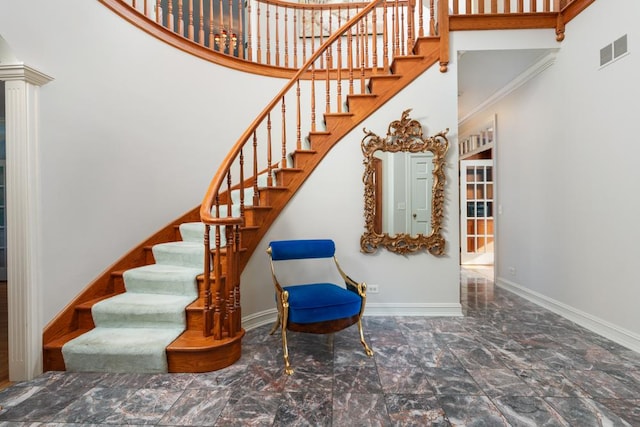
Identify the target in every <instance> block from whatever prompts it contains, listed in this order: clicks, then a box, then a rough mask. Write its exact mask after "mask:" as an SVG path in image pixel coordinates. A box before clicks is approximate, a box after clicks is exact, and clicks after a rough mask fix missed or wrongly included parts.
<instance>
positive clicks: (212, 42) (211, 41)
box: [209, 0, 216, 50]
mask: <svg viewBox="0 0 640 427" xmlns="http://www.w3.org/2000/svg"><path fill="white" fill-rule="evenodd" d="M215 43H216V39H215V36H214V35H213V0H209V49H211V50H214V49H215V48H216V46H215Z"/></svg>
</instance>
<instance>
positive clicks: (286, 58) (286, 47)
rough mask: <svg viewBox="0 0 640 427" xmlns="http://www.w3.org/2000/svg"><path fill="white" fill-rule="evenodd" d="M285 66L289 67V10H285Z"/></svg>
mask: <svg viewBox="0 0 640 427" xmlns="http://www.w3.org/2000/svg"><path fill="white" fill-rule="evenodd" d="M284 66H285V67H289V12H288V11H287V10H285V12H284Z"/></svg>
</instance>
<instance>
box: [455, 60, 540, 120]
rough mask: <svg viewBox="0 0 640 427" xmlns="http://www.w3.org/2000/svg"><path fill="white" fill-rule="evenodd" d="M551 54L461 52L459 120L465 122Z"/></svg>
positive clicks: (459, 63) (459, 67)
mask: <svg viewBox="0 0 640 427" xmlns="http://www.w3.org/2000/svg"><path fill="white" fill-rule="evenodd" d="M550 52H551V50H550V49H526V50H481V51H480V50H478V51H466V52H459V53H458V119H463V118H465V117H466V116H467V115H468V114H469V113H470V112H472V111H473V110H474V109H475V108H477V107H478V106H479V105H481V104H482V103H483V102H485V101H486V100H487V99H488V98H489V97H491V96H492V95H494V94H495V93H496V92H498V91H499V90H500V89H502V88H503V87H505V86H506V85H507V84H509V83H510V82H511V81H513V80H514V79H515V78H516V77H518V76H519V75H520V74H522V73H523V72H524V71H526V70H527V69H528V68H530V67H531V66H533V65H534V64H536V63H537V62H539V61H540V60H541V59H542V58H544V57H545V56H547V55H548V54H549V53H550Z"/></svg>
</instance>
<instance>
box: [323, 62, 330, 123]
mask: <svg viewBox="0 0 640 427" xmlns="http://www.w3.org/2000/svg"><path fill="white" fill-rule="evenodd" d="M327 59H328V58H327ZM324 75H325V86H324V87H325V94H324V98H325V108H324V111H325V112H326V113H330V112H331V70H330V69H329V67H326V68H325V73H324ZM326 124H327V123H326V121H325V130H329V129H326Z"/></svg>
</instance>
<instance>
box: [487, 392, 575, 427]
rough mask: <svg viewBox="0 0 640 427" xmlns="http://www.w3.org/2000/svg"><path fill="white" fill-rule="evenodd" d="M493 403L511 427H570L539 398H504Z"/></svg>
mask: <svg viewBox="0 0 640 427" xmlns="http://www.w3.org/2000/svg"><path fill="white" fill-rule="evenodd" d="M494 402H495V404H496V406H497V407H498V409H499V410H500V412H502V414H503V415H504V416H505V418H506V419H507V421H508V422H509V424H510V425H511V426H513V427H518V426H523V427H524V426H535V427H571V424H569V423H568V422H567V421H566V420H565V419H564V418H562V417H561V416H560V414H558V413H557V412H556V411H555V409H553V408H552V407H551V406H550V405H549V404H548V403H546V402H545V401H544V400H543V399H542V398H540V397H522V396H504V397H499V398H497V399H494Z"/></svg>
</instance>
